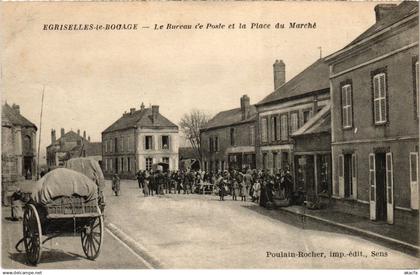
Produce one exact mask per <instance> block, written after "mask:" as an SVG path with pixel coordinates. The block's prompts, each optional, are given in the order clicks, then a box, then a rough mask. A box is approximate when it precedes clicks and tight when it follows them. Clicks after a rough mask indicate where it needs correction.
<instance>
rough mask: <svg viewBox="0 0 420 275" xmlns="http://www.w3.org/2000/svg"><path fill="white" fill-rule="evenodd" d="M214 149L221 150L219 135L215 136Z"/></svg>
mask: <svg viewBox="0 0 420 275" xmlns="http://www.w3.org/2000/svg"><path fill="white" fill-rule="evenodd" d="M214 151H215V152H219V137H217V136H216V137H214Z"/></svg>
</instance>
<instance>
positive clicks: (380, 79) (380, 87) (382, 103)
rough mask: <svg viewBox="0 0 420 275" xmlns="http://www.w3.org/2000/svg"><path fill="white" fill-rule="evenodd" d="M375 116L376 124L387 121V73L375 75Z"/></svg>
mask: <svg viewBox="0 0 420 275" xmlns="http://www.w3.org/2000/svg"><path fill="white" fill-rule="evenodd" d="M373 117H374V121H375V124H383V123H386V121H387V119H386V117H387V110H386V76H385V73H379V74H376V75H375V76H374V77H373Z"/></svg>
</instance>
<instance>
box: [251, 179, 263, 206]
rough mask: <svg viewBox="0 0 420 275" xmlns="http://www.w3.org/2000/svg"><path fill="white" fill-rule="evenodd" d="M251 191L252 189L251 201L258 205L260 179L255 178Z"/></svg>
mask: <svg viewBox="0 0 420 275" xmlns="http://www.w3.org/2000/svg"><path fill="white" fill-rule="evenodd" d="M253 189H254V192H253V194H252V195H253V196H252V198H253V201H256V202H257V203H260V194H261V183H260V179H258V178H257V179H256V180H255V181H254V185H253Z"/></svg>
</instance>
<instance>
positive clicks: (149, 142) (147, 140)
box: [144, 136, 153, 150]
mask: <svg viewBox="0 0 420 275" xmlns="http://www.w3.org/2000/svg"><path fill="white" fill-rule="evenodd" d="M144 149H145V150H152V149H153V136H145V137H144Z"/></svg>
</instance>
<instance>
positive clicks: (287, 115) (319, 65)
mask: <svg viewBox="0 0 420 275" xmlns="http://www.w3.org/2000/svg"><path fill="white" fill-rule="evenodd" d="M279 67H280V68H279ZM273 68H274V84H275V86H274V89H275V91H274V92H272V93H271V94H269V95H268V96H266V97H265V98H264V99H263V100H261V101H260V102H258V103H257V104H256V107H257V112H258V118H257V122H258V127H257V129H258V135H257V139H256V140H257V150H256V152H257V167H258V168H261V169H263V170H265V171H268V172H270V173H277V172H278V171H279V169H285V168H286V167H287V168H289V169H290V170H291V172H292V174H293V175H295V179H296V178H299V176H300V174H299V173H303V172H301V170H299V169H301V168H302V169H303V168H305V167H303V166H306V165H309V163H306V162H304V160H303V159H302V160H300V161H299V160H296V161H295V146H294V145H295V140H294V139H293V134H294V133H295V132H297V131H298V130H299V129H300V128H301V127H302V126H304V125H305V124H306V123H308V122H309V120H310V119H311V118H312V117H314V116H315V115H316V114H317V113H318V112H319V111H321V110H322V109H323V108H325V107H326V106H328V104H329V103H330V94H329V82H328V75H329V71H328V65H327V64H326V63H325V61H324V60H323V59H319V60H317V61H316V62H315V63H313V64H312V65H310V66H309V67H307V68H306V69H305V70H303V71H302V72H301V73H299V74H298V75H296V76H295V77H293V78H292V79H291V80H289V81H288V82H286V83H285V64H284V62H283V61H276V62H275V63H274V65H273ZM309 144H310V145H313V143H311V142H310V141H309ZM320 150H321V149H320ZM322 150H323V151H324V152H322V153H326V154H328V150H324V149H322ZM310 151H313V152H314V151H316V148H315V147H314V148H312V149H310ZM301 153H302V152H301ZM308 161H309V160H308ZM321 161H322V162H321ZM325 161H328V158H327V157H325V158H322V159H320V161H319V162H318V164H317V165H319V166H321V167H322V166H325V165H326V164H325V163H324V162H325ZM295 164H301V166H302V167H297V168H299V169H295ZM312 165H313V163H312ZM313 169H315V168H313V167H312V170H313ZM320 169H321V168H320ZM305 173H306V172H305ZM300 178H302V180H304V178H303V177H300ZM308 178H310V177H308ZM297 183H298V182H297V181H296V180H295V189H297V188H298V187H301V186H297ZM306 185H307V184H306V183H303V182H302V186H303V187H304V186H306Z"/></svg>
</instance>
